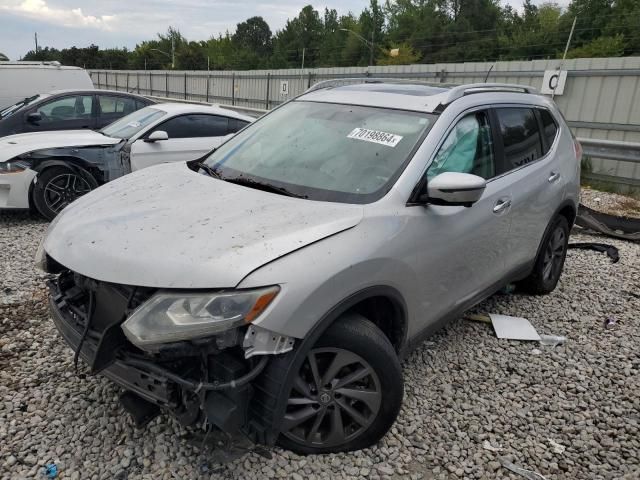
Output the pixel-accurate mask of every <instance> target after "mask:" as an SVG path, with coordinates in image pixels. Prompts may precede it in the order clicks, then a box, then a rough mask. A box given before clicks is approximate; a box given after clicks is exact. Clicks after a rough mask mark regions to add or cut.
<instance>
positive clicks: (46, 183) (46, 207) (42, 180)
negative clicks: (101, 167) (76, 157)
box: [33, 166, 98, 220]
mask: <svg viewBox="0 0 640 480" xmlns="http://www.w3.org/2000/svg"><path fill="white" fill-rule="evenodd" d="M97 186H98V183H97V182H96V181H95V179H94V178H93V177H92V176H91V175H90V174H89V173H86V172H84V171H80V170H75V169H70V168H65V167H61V166H56V167H51V168H47V169H46V170H44V171H43V172H42V173H41V174H40V175H39V176H38V181H37V183H36V184H35V185H34V187H33V204H34V205H35V207H36V209H37V210H38V212H40V214H41V215H42V216H43V217H45V218H46V219H48V220H53V218H55V216H56V215H58V213H60V211H62V209H63V208H64V207H66V206H67V205H69V204H70V203H71V202H73V201H74V200H76V199H77V198H79V197H81V196H82V195H84V194H86V193H89V192H90V191H91V190H93V189H94V188H96V187H97Z"/></svg>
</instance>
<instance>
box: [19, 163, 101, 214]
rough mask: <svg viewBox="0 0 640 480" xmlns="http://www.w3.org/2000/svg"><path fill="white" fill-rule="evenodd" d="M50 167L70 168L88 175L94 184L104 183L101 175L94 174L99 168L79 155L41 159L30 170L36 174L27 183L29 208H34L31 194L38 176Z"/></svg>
mask: <svg viewBox="0 0 640 480" xmlns="http://www.w3.org/2000/svg"><path fill="white" fill-rule="evenodd" d="M51 167H63V168H67V169H69V170H72V171H74V172H76V173H78V174H79V175H82V176H84V177H86V176H89V177H90V179H91V180H93V181H94V182H95V183H96V186H98V185H101V184H102V183H104V181H103V179H102V178H101V177H102V175H97V174H96V172H99V169H97V167H96V165H95V164H92V163H91V162H88V161H86V160H84V159H82V158H80V157H73V156H61V157H51V158H45V159H42V160H41V161H39V162H38V163H37V164H36V165H34V166H33V167H32V170H33V171H35V172H36V176H35V178H34V179H33V181H32V182H31V183H30V184H29V208H30V209H33V208H35V205H34V203H33V194H34V192H33V189H34V187H35V185H36V183H37V181H38V177H39V176H40V175H42V173H43V172H44V171H45V170H47V169H49V168H51ZM96 177H98V178H96Z"/></svg>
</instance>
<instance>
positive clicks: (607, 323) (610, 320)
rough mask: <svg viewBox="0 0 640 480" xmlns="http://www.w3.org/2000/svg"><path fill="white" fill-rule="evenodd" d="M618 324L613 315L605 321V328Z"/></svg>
mask: <svg viewBox="0 0 640 480" xmlns="http://www.w3.org/2000/svg"><path fill="white" fill-rule="evenodd" d="M615 324H616V319H615V318H613V317H607V318H606V319H605V321H604V328H609V327H613V326H614V325H615Z"/></svg>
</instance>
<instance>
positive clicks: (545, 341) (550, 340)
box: [540, 335, 567, 347]
mask: <svg viewBox="0 0 640 480" xmlns="http://www.w3.org/2000/svg"><path fill="white" fill-rule="evenodd" d="M566 341H567V337H563V336H562V335H540V345H546V346H547V347H556V346H558V345H562V344H563V343H565V342H566Z"/></svg>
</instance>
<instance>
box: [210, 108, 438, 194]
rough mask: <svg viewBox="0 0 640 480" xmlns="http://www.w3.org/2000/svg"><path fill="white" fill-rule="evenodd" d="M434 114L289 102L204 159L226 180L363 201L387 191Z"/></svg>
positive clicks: (293, 192)
mask: <svg viewBox="0 0 640 480" xmlns="http://www.w3.org/2000/svg"><path fill="white" fill-rule="evenodd" d="M434 119H435V116H434V115H430V114H426V113H417V112H408V111H404V110H390V109H385V108H374V107H361V106H354V105H342V104H333V103H318V102H308V101H294V102H291V103H288V104H287V105H284V106H282V107H280V108H278V109H277V110H275V111H274V112H273V113H271V114H269V115H267V116H265V117H264V118H262V119H260V120H259V121H257V122H256V123H254V124H252V125H250V126H249V127H247V128H245V129H244V130H243V131H242V132H240V133H239V134H238V135H236V136H235V137H233V138H232V139H231V140H229V141H228V142H226V143H225V144H224V145H222V146H221V147H220V148H219V149H218V150H216V151H215V152H213V153H212V154H211V155H210V156H209V158H208V159H207V160H206V164H207V165H209V166H210V167H212V168H213V169H214V170H215V171H216V173H218V174H219V175H220V176H221V177H222V178H223V179H225V180H230V181H233V180H238V179H242V180H244V181H245V184H246V183H249V182H259V183H262V184H268V185H270V186H275V187H278V188H281V189H286V190H287V191H288V192H290V193H292V194H295V195H300V196H305V197H307V198H310V199H313V200H325V201H333V202H344V203H368V202H372V201H375V200H377V199H378V198H381V197H382V196H383V195H384V194H386V193H387V192H388V191H389V189H390V188H391V186H392V185H393V183H394V182H395V180H396V179H397V177H398V176H399V175H400V173H402V170H403V169H404V167H405V166H406V164H407V162H408V161H409V160H410V157H411V154H412V151H413V149H414V147H415V145H416V144H417V143H418V140H420V139H421V138H422V136H423V134H425V132H426V131H427V130H428V129H429V128H430V127H431V125H432V123H433V121H434ZM247 181H248V182H247Z"/></svg>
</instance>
